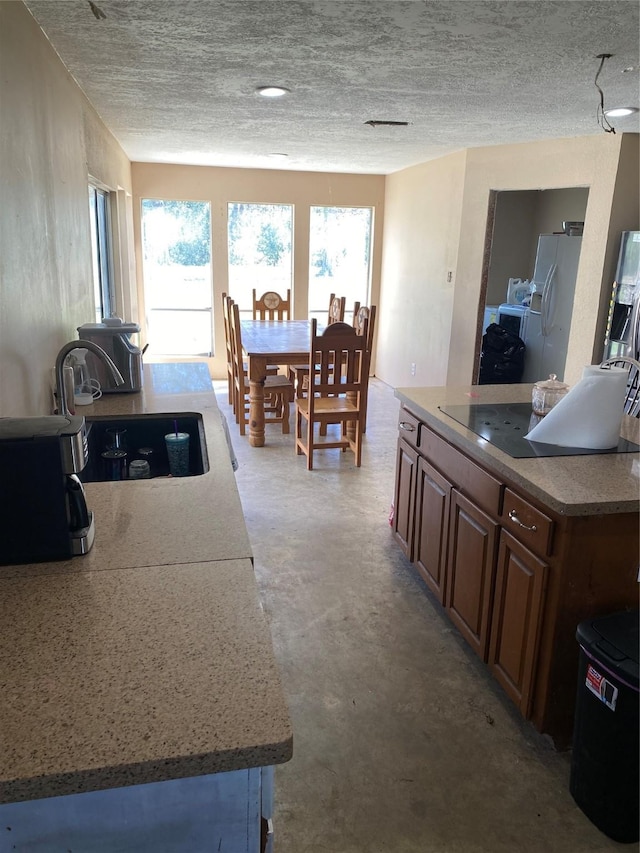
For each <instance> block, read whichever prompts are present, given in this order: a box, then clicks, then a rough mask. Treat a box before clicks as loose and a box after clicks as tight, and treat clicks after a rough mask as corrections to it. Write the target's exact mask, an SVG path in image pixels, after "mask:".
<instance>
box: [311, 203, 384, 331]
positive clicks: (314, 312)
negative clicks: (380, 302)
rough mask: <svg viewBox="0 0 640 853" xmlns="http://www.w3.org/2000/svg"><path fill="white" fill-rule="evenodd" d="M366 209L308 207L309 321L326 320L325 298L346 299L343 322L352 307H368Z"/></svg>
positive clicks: (368, 231) (368, 211)
mask: <svg viewBox="0 0 640 853" xmlns="http://www.w3.org/2000/svg"><path fill="white" fill-rule="evenodd" d="M372 213H373V211H372V208H370V207H312V208H311V218H310V228H309V317H310V318H311V317H317V318H318V319H319V320H321V321H322V322H326V320H327V311H328V308H329V297H330V296H331V294H332V293H335V294H336V296H344V297H346V312H345V320H347V322H351V321H352V319H353V305H354V302H356V301H358V302H360V304H362V305H368V304H369V283H370V277H371V276H370V270H371V222H372Z"/></svg>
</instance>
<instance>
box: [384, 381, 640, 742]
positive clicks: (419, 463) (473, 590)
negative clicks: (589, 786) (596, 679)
mask: <svg viewBox="0 0 640 853" xmlns="http://www.w3.org/2000/svg"><path fill="white" fill-rule="evenodd" d="M531 389H532V386H531V385H493V386H491V385H483V386H467V387H459V388H454V387H449V388H399V389H397V390H396V396H397V397H398V398H399V400H400V401H401V409H400V418H399V438H398V453H397V467H396V489H395V500H394V505H395V514H394V522H393V530H394V535H395V538H396V540H397V541H398V543H399V545H400V547H401V548H402V550H403V551H404V553H405V554H406V556H407V557H408V558H409V560H410V561H411V562H412V563H413V564H414V565H415V567H416V569H417V571H418V572H419V574H420V575H421V577H422V578H423V580H424V581H425V583H426V585H427V587H428V588H429V590H430V591H431V592H432V593H433V594H434V595H435V597H436V598H437V600H438V601H439V603H440V604H441V605H442V607H443V608H444V610H445V612H446V614H447V616H448V618H449V619H450V620H451V622H452V623H453V624H454V625H455V626H456V628H457V629H458V630H459V631H460V634H461V635H462V637H463V638H464V639H465V640H466V642H467V643H468V644H469V646H470V647H471V648H472V649H473V650H474V651H475V652H476V653H477V654H478V655H479V657H480V658H481V659H482V660H483V661H485V663H486V664H487V666H488V668H489V671H490V672H491V674H492V675H493V676H494V678H495V679H496V680H497V681H498V683H499V684H500V685H501V687H502V688H503V690H504V691H505V693H506V695H507V696H508V697H509V698H510V699H511V701H512V702H513V703H514V704H515V705H516V707H517V708H518V709H519V710H520V712H521V713H522V715H523V716H524V717H525V718H527V719H530V720H531V721H532V722H533V724H534V725H535V726H536V728H537V729H538V730H539V731H541V732H545V733H548V734H549V735H551V736H552V737H553V739H554V741H555V743H556V745H557V746H558V747H559V748H563V747H566V746H567V745H568V744H569V743H570V739H571V732H572V724H573V713H574V703H575V692H576V677H577V666H578V645H577V642H576V639H575V633H576V627H577V625H578V623H579V622H580V621H582V620H583V619H586V618H588V617H590V616H595V615H605V614H609V613H612V612H615V611H617V610H623V609H628V608H637V607H638V583H637V581H638V564H639V556H640V555H639V550H640V546H639V543H640V538H639V537H640V527H639V515H638V510H639V507H640V500H639V498H640V456H639V454H638V453H637V452H631V453H612V454H610V453H607V454H589V455H575V456H550V457H534V458H513V457H511V456H509V455H508V454H507V453H505V452H503V451H501V450H499V449H498V448H497V447H495V446H493V445H492V444H490V443H489V442H488V441H486V440H485V439H484V438H481V437H480V436H479V435H477V434H476V433H475V432H472V431H471V430H469V429H467V428H466V427H465V426H463V425H462V424H461V423H459V422H458V421H456V420H454V419H453V418H452V417H450V416H449V415H447V414H445V413H444V412H443V411H441V408H445V407H451V406H462V405H470V404H473V403H491V404H500V403H526V402H529V401H530V400H531ZM639 428H640V421H638V419H635V418H629V417H626V416H625V417H624V418H623V423H622V436H623V437H624V438H626V439H628V440H629V441H632V442H635V443H636V444H638V443H640V429H639Z"/></svg>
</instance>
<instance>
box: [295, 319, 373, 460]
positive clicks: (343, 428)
mask: <svg viewBox="0 0 640 853" xmlns="http://www.w3.org/2000/svg"><path fill="white" fill-rule="evenodd" d="M365 322H366V321H365ZM368 381H369V377H368V375H367V370H366V335H358V334H356V330H355V329H354V328H353V326H350V325H349V324H348V323H340V322H338V323H332V324H330V325H329V326H327V328H326V329H325V331H324V333H323V334H322V335H318V333H317V321H316V320H315V318H314V319H313V320H312V321H311V345H310V352H309V383H308V389H307V394H306V396H304V397H296V418H295V421H296V453H297V454H298V455H301V454H302V453H304V454H305V455H306V457H307V469H308V470H309V471H310V470H311V469H312V468H313V454H314V451H316V450H324V449H326V448H340V449H341V450H343V451H346V450H347V449H351V450H352V451H353V453H354V455H355V464H356V467H358V468H359V467H360V465H361V460H362V433H363V426H364V422H363V415H364V409H363V406H362V403H363V400H364V399H365V397H366V395H367V387H368ZM303 421H305V422H306V428H304V429H303ZM325 423H332V424H335V423H339V424H340V437H339V438H335V437H333V436H331V437H330V438H326V437H322V436H321V435H318V436H317V437H316V429H315V427H316V424H318V425H321V424H325Z"/></svg>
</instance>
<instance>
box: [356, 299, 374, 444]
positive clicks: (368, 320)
mask: <svg viewBox="0 0 640 853" xmlns="http://www.w3.org/2000/svg"><path fill="white" fill-rule="evenodd" d="M376 310H377V309H376V306H375V305H371V306H367V305H360V303H359V302H356V304H355V306H354V311H353V328H354V329H355V330H356V332H357V334H358V335H365V334H366V337H367V355H366V359H367V366H366V369H367V375H369V374H370V373H371V352H372V350H373V336H374V334H375V329H376ZM365 329H366V331H365ZM363 431H364V432H366V431H367V397H365V400H364V430H363Z"/></svg>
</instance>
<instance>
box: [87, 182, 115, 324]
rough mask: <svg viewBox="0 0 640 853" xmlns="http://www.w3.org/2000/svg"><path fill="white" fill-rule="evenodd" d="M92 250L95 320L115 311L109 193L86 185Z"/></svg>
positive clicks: (98, 321)
mask: <svg viewBox="0 0 640 853" xmlns="http://www.w3.org/2000/svg"><path fill="white" fill-rule="evenodd" d="M89 217H90V222H91V253H92V257H93V288H94V298H95V311H96V323H101V322H102V320H103V319H104V318H105V317H111V316H112V315H113V314H115V310H116V305H115V297H114V286H113V272H112V264H111V219H110V210H109V193H108V192H106V191H105V190H101V189H98V187H94V186H91V185H90V186H89Z"/></svg>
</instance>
